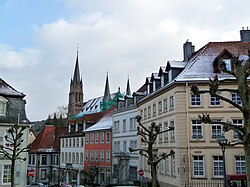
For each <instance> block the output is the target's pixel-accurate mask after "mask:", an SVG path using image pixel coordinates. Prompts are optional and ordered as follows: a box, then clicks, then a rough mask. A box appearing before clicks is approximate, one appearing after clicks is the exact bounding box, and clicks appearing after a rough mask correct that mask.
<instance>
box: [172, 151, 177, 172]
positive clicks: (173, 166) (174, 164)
mask: <svg viewBox="0 0 250 187" xmlns="http://www.w3.org/2000/svg"><path fill="white" fill-rule="evenodd" d="M175 168H176V162H175V155H172V175H173V176H175V175H176V169H175Z"/></svg>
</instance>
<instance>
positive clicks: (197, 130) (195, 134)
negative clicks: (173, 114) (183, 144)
mask: <svg viewBox="0 0 250 187" xmlns="http://www.w3.org/2000/svg"><path fill="white" fill-rule="evenodd" d="M192 138H193V139H196V140H197V139H202V138H203V130H202V125H201V122H200V121H199V120H192Z"/></svg>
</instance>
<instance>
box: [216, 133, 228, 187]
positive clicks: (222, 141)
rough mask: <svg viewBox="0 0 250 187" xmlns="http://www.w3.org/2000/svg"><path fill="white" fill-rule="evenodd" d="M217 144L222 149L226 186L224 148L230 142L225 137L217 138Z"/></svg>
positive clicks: (225, 183) (225, 184) (224, 173)
mask: <svg viewBox="0 0 250 187" xmlns="http://www.w3.org/2000/svg"><path fill="white" fill-rule="evenodd" d="M217 141H218V144H219V146H220V148H221V151H222V158H223V177H224V187H227V174H226V161H225V150H226V147H227V146H230V142H229V141H228V139H226V138H225V137H222V138H219V139H217Z"/></svg>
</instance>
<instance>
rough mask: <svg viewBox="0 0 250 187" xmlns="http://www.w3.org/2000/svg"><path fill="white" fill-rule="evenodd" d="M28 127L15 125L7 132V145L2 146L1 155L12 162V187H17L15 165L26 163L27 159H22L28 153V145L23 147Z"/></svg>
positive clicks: (0, 146)
mask: <svg viewBox="0 0 250 187" xmlns="http://www.w3.org/2000/svg"><path fill="white" fill-rule="evenodd" d="M26 128H27V126H24V125H19V124H15V125H13V126H12V127H10V128H9V129H8V131H7V133H8V134H7V135H5V136H4V139H5V145H0V154H3V157H4V158H6V159H8V160H10V161H11V179H10V180H11V187H14V186H15V164H16V160H23V161H25V160H26V158H25V157H21V154H22V153H23V152H28V148H27V145H25V146H23V145H22V144H23V142H24V139H23V133H24V131H25V129H26Z"/></svg>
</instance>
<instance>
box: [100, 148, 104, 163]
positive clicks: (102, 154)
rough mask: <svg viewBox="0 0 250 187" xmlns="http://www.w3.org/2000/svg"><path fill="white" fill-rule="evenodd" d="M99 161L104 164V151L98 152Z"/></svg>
mask: <svg viewBox="0 0 250 187" xmlns="http://www.w3.org/2000/svg"><path fill="white" fill-rule="evenodd" d="M100 161H101V162H104V151H103V150H101V151H100Z"/></svg>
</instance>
